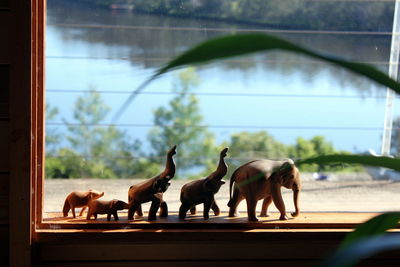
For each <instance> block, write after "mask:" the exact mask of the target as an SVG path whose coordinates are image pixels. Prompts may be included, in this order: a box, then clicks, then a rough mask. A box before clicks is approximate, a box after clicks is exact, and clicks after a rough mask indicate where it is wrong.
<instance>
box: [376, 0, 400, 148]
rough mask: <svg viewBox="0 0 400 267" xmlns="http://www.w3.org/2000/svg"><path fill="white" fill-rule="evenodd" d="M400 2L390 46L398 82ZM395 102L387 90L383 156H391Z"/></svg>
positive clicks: (392, 73)
mask: <svg viewBox="0 0 400 267" xmlns="http://www.w3.org/2000/svg"><path fill="white" fill-rule="evenodd" d="M399 2H400V0H396V2H395V6H394V16H393V29H392V42H391V46H390V61H389V77H391V78H392V79H393V80H397V72H398V69H399V53H400V35H399V34H400V18H399V16H400V10H399V9H400V5H399ZM393 100H394V92H393V90H391V89H390V88H387V92H386V107H385V119H384V124H383V137H382V148H381V155H384V156H388V155H390V142H391V139H392V124H393Z"/></svg>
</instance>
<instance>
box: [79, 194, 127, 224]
mask: <svg viewBox="0 0 400 267" xmlns="http://www.w3.org/2000/svg"><path fill="white" fill-rule="evenodd" d="M88 207H89V210H88V213H87V216H86V219H87V220H90V218H91V217H92V216H94V218H95V219H97V214H107V221H110V220H111V215H113V216H114V220H116V221H118V211H119V210H124V209H128V208H129V206H128V203H126V202H124V201H122V200H118V199H113V200H92V201H90V202H89V205H88Z"/></svg>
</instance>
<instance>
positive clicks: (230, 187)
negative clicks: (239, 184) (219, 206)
mask: <svg viewBox="0 0 400 267" xmlns="http://www.w3.org/2000/svg"><path fill="white" fill-rule="evenodd" d="M235 177H236V171H234V172H233V173H232V176H231V179H230V180H229V202H228V207H230V206H232V187H233V183H234V182H235Z"/></svg>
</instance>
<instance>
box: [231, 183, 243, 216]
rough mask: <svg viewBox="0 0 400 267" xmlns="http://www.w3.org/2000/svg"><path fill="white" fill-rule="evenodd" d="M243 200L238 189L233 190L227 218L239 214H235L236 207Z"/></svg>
mask: <svg viewBox="0 0 400 267" xmlns="http://www.w3.org/2000/svg"><path fill="white" fill-rule="evenodd" d="M243 199H244V197H243V195H242V193H240V191H239V190H238V189H236V188H235V189H234V190H233V196H232V199H231V200H229V203H228V206H229V217H237V216H239V213H238V212H237V206H238V205H239V203H240V201H242V200H243Z"/></svg>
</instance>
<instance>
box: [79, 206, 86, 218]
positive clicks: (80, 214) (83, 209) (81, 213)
mask: <svg viewBox="0 0 400 267" xmlns="http://www.w3.org/2000/svg"><path fill="white" fill-rule="evenodd" d="M86 208H87V206H84V207H83V208H82V209H81V212H80V213H79V216H82V215H83V212H84V211H85V209H86Z"/></svg>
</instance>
